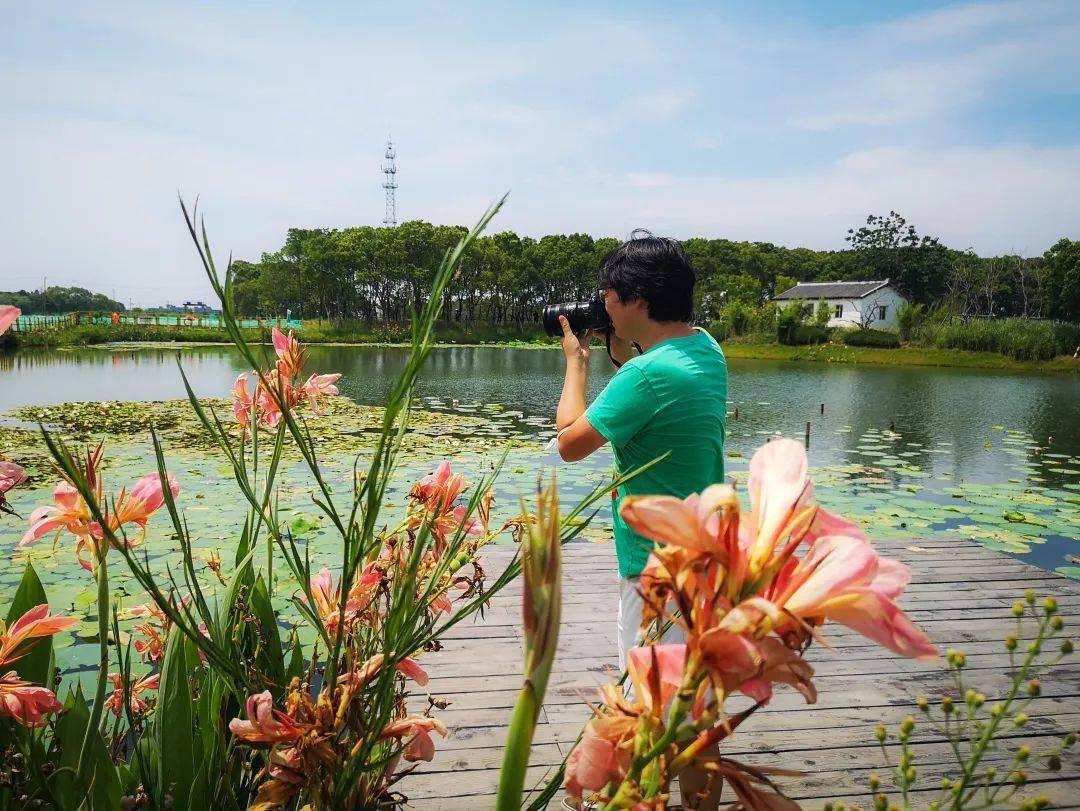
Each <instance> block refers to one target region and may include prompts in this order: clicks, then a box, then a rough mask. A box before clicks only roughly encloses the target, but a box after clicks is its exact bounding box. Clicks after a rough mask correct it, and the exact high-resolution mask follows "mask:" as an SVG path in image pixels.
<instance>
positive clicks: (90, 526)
mask: <svg viewBox="0 0 1080 811" xmlns="http://www.w3.org/2000/svg"><path fill="white" fill-rule="evenodd" d="M64 529H66V530H67V531H68V532H70V533H71V534H72V535H74V536H75V537H77V538H88V537H89V536H90V535H91V534H94V535H96V536H97V537H101V527H99V526H97V524H96V523H95V522H94V521H93V520H92V519H91V517H90V509H89V507H87V506H86V502H85V501H83V498H82V496H80V495H79V491H78V490H76V489H75V487H74V485H72V484H69V483H68V482H66V481H61V482H59V483H58V484H57V485H56V490H55V491H54V492H53V503H52V504H46V505H44V506H41V507H38V508H37V509H35V510H34V511H33V512H31V513H30V528H29V529H28V530H27V531H26V534H25V535H23V537H22V540H21V541H19V548H20V549H22V548H25V547H27V546H30V545H31V544H32V543H34V542H35V541H37V540H38V539H39V538H41V537H42V536H44V535H48V534H49V533H50V532H59V531H60V530H64Z"/></svg>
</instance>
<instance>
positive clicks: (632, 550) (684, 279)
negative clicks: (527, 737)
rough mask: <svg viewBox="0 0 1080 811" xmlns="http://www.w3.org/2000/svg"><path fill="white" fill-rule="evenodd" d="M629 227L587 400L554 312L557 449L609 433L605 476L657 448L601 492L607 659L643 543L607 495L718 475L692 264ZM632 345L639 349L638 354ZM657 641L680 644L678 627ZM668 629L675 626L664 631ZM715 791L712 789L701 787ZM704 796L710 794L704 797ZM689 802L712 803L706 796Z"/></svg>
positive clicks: (674, 491) (608, 267) (712, 401)
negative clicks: (608, 578)
mask: <svg viewBox="0 0 1080 811" xmlns="http://www.w3.org/2000/svg"><path fill="white" fill-rule="evenodd" d="M638 233H640V232H635V233H634V234H632V235H631V239H630V240H628V241H627V242H624V243H623V244H622V245H621V246H620V247H619V248H617V249H616V250H615V251H614V252H613V253H612V254H611V255H610V256H608V257H607V259H605V260H604V263H603V265H602V266H601V268H600V276H599V287H600V292H601V294H602V296H603V299H604V306H605V308H606V310H607V313H608V316H609V317H610V319H611V328H610V329H611V330H612V333H613V334H612V335H611V336H610V346H611V355H612V357H613V358H614V359H615V360H616V361H617V362H620V363H622V366H620V367H619V370H618V371H617V372H616V373H615V374H614V375H613V376H612V378H611V380H609V381H608V384H607V386H606V387H605V388H604V390H603V391H602V392H601V393H600V395H599V396H598V397H597V398H596V400H595V401H594V402H593V403H592V405H590V406H589V407H588V408H587V409H586V407H585V386H586V381H587V379H588V370H589V355H590V349H589V343H590V340H591V338H593V337H600V338H604V337H605V336H603V335H599V336H597V335H595V334H593V335H590V334H587V333H581V334H580V335H575V334H574V333H573V332H572V331H571V330H570V325H569V323H568V322H567V320H566V318H564V317H562V316H560V318H559V321H560V323H561V325H562V330H563V337H562V348H563V352H564V353H565V354H566V378H565V380H564V382H563V389H562V396H561V397H560V399H559V408H558V412H557V413H556V419H555V423H556V427H557V428H558V431H559V436H558V445H559V455H560V456H561V457H562V458H563V460H565V461H567V462H576V461H578V460H580V459H584V458H585V457H586V456H589V455H590V454H591V453H593V452H595V451H596V450H597V449H598V448H600V447H601V446H602V445H604V444H605V443H608V442H610V443H611V450H612V453H613V455H614V457H615V474H616V476H617V477H621V476H622V475H624V474H626V473H629V472H631V471H633V470H635V469H637V468H638V467H640V466H642V465H644V464H646V463H648V462H651V461H653V460H654V459H656V458H657V457H660V456H663V455H664V454H665V453H667V454H668V456H667V457H666V458H664V459H663V460H661V461H660V462H658V463H657V464H656V465H654V466H653V467H651V468H649V469H648V470H646V471H645V472H643V473H641V474H640V475H638V476H636V477H634V478H633V479H631V480H630V481H627V482H626V483H624V484H620V485H619V486H618V488H617V489H616V490H615V491H614V492H613V493H612V521H613V525H614V532H615V553H616V556H617V558H618V563H619V609H618V623H617V627H618V646H619V667H620V668H622V669H623V670H625V669H626V654H627V651H629V650H630V648H632V647H635V646H636V645H639V644H640V643H641V635H640V632H639V626H640V624H641V614H642V598H641V595H640V593H639V592H638V588H637V581H638V578H639V576H640V575H641V572H642V569H644V568H645V563H646V561H647V560H648V558H649V553H650V552H651V551H652V548H653V543H652V541H650V540H649V539H647V538H645V537H643V536H641V535H638V534H637V533H635V532H634V531H633V530H631V529H630V528H629V527H628V526H627V525H626V523H625V522H624V521H623V520H622V518H621V517H620V516H619V505H620V504H621V502H622V500H623V499H624V498H625V497H626V496H628V495H632V494H639V495H670V496H676V497H678V498H686V496H688V495H690V493H696V492H701V491H702V490H704V489H705V488H706V487H708V486H709V485H710V484H715V483H717V482H722V481H723V480H724V436H725V433H726V430H727V362H726V361H725V360H724V353H723V352H722V351H721V349H720V346H719V344H717V343H716V341H715V340H713V338H712V336H711V335H709V333H707V332H705V331H704V330H702V329H697V328H694V327H693V326H691V321H692V319H693V302H694V271H693V268H692V267H691V265H690V261H689V259H688V258H687V256H686V253H685V252H684V251H683V248H682V246H681V245H680V244H679V243H678V242H677V241H676V240H673V239H665V238H662V237H654V236H652V235H651V234H649V233H648V232H644V233H645V235H644V236H640V237H637V238H635V237H636V235H637V234H638ZM636 347H640V352H641V353H640V354H638V352H637V349H636ZM673 631H674V634H673V633H672V631H669V632H668V635H665V637H664V639H663V640H662V641H664V642H681V641H682V639H681V638H680V637H681V632H680V631H679V629H678V628H674V629H673ZM676 634H678V635H680V636H676ZM691 771H693V772H697V774H688V773H684V777H683V779H682V780H681V781H680V782H681V788H682V791H683V796H684V800H686V799H689V798H690V797H691V796H693V794H694V793H696V792H701V791H702V790H703V789H705V787H706V785H707V784H706V781H705V776H704V772H700V771H699V770H691ZM712 793H714V794H715V793H717V792H712ZM709 799H710V800H711V799H712V798H709ZM694 807H697V808H706V807H713V808H715V807H716V806H715V805H712V804H711V803H709V801H708V800H706V804H704V805H696V806H694Z"/></svg>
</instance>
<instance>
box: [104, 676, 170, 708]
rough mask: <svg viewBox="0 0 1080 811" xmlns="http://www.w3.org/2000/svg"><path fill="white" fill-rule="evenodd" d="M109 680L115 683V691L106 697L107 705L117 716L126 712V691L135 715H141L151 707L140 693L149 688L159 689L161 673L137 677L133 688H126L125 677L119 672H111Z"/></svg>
mask: <svg viewBox="0 0 1080 811" xmlns="http://www.w3.org/2000/svg"><path fill="white" fill-rule="evenodd" d="M109 681H111V682H112V683H113V692H112V695H110V696H109V697H108V698H107V699H105V707H106V709H108V710H110V711H111V712H112V713H113V715H115V716H116V717H117V718H119V717H120V715H121V714H122V713H123V712H124V693H125V692H127V696H128V707H129V708H130V710H131V713H132V714H133V715H141V714H142V713H144V712H146V710H147V708H149V706H150V705H149V704H147V703H146V702H145V701H143V700H142V699H141V698H139V696H140V695H142V694H143V693H145V692H146V691H147V690H156V689H158V686H159V683H160V681H161V674H160V673H154V674H153V675H152V676H145V677H143V678H141V679H136V681H135V683H134V684H132V685H131V689H130V690H128V691H125V690H124V679H123V676H121V675H120V674H119V673H110V674H109Z"/></svg>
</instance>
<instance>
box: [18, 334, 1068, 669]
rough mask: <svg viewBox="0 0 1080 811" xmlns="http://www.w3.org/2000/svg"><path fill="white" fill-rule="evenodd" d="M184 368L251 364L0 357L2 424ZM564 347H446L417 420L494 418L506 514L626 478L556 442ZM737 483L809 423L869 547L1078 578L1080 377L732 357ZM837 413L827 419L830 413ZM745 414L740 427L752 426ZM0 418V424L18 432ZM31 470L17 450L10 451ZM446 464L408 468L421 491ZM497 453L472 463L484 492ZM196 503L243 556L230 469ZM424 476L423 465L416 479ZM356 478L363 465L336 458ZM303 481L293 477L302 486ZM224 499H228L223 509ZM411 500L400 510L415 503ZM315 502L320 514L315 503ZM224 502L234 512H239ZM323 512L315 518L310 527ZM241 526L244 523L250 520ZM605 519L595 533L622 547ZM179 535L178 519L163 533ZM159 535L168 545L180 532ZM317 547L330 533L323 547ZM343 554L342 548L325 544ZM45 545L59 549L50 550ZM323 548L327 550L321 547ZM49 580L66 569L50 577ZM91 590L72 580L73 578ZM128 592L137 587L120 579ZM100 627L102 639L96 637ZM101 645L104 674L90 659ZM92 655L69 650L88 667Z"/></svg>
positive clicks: (170, 352) (139, 449)
mask: <svg viewBox="0 0 1080 811" xmlns="http://www.w3.org/2000/svg"><path fill="white" fill-rule="evenodd" d="M310 356H311V360H310V367H309V368H312V369H315V370H318V371H320V372H327V371H340V372H342V373H343V374H344V378H343V380H342V382H341V388H342V393H343V394H344V395H346V396H347V397H350V398H352V399H354V400H355V401H357V402H358V403H361V404H367V405H381V404H382V403H383V402H384V399H385V397H386V394H387V392H388V390H389V388H390V386H391V385H392V383H393V381H394V379H395V378H396V376H397V375H398V374H399V373H400V371H401V369H402V367H403V364H404V362H405V359H406V350H404V349H401V348H395V347H355V346H352V347H332V346H318V347H311V348H310ZM177 362H179V364H180V366H181V367H182V368H183V370H184V372H185V373H186V374H187V375H188V378H189V379H190V381H191V383H192V385H193V388H194V389H195V391H196V393H197V394H199V395H200V396H211V397H223V396H226V395H227V393H228V391H229V389H230V388H231V386H232V383H233V380H234V379H235V378H236V375H237V374H238V373H240V372H241V371H244V367H243V365H242V364H241V362H240V360H239V357H238V356H237V354H236V353H235V352H234V351H233V350H231V349H229V348H226V347H221V346H199V347H193V346H186V347H181V348H178V349H174V348H162V347H142V348H135V347H124V348H110V347H103V348H88V349H76V350H52V351H22V352H18V353H14V354H7V355H4V354H0V414H3V413H4V412H7V411H9V410H10V409H12V408H15V407H18V406H24V405H41V404H57V403H62V402H69V401H103V400H143V401H147V400H163V399H173V398H179V397H183V396H184V392H183V387H182V383H181V379H180V374H179V372H178V369H177ZM591 371H592V374H591V375H590V381H589V389H590V391H589V396H590V398H591V397H592V396H595V394H596V393H597V392H598V391H599V390H600V389H601V388H602V387H603V385H604V383H605V381H606V380H607V379H608V378H609V377H610V375H611V374H612V371H613V370H612V368H611V365H610V363H609V362H608V360H607V358H606V357H604V356H603V355H602V353H601V352H594V353H593V360H592V368H591ZM562 372H563V359H562V354H561V353H560V352H558V351H552V350H539V349H496V348H485V347H452V348H440V349H436V350H435V351H434V352H433V353H432V356H431V359H430V361H429V364H428V366H427V367H426V369H425V371H424V373H423V376H422V382H421V384H420V386H419V390H418V406H419V407H420V408H424V409H427V410H432V411H436V412H448V413H450V412H452V413H455V414H461V415H475V416H481V417H483V418H484V423H483V427H481V428H478V429H477V432H478V433H482V434H484V435H485V436H488V437H491V438H492V440H501V439H502V438H515V439H517V440H519V443H520V445H519V447H517V448H516V449H515V450H514V451H512V452H511V455H510V458H509V460H508V463H507V465H506V466H505V467H504V472H503V475H502V477H501V478H500V481H499V483H498V485H497V490H498V492H499V494H500V499H499V500H500V502H501V503H502V504H503V505H504V509H507V510H512V509H513V508H514V507H516V505H517V495H518V494H528V493H529V492H530V491H531V490H532V488H533V487H535V482H536V474H537V471H538V470H539V469H548V468H557V469H558V471H559V484H560V491H562V493H563V496H564V500H565V501H569V502H573V501H575V500H576V499H575V496H580V495H581V494H583V493H584V492H586V491H587V490H589V489H591V487H593V486H594V485H595V484H596V483H597V482H598V481H600V480H602V479H603V477H604V476H606V475H607V472H608V470H609V468H610V464H611V456H610V453H609V452H608V451H606V450H604V451H602V452H600V453H598V454H595V455H594V457H592V458H590V459H588V460H586V461H585V462H582V463H578V464H577V465H573V466H567V465H563V464H561V462H560V461H559V459H558V457H557V455H556V454H553V453H549V452H546V451H545V450H544V445H545V444H546V443H547V441H548V440H549V439H550V438H551V436H552V435H553V433H554V429H553V416H554V411H555V405H556V402H557V399H558V395H559V391H560V389H561V385H562ZM730 391H731V396H730V401H729V403H728V414H729V429H730V430H729V437H728V442H727V448H728V459H727V466H728V474H729V475H730V476H732V477H733V478H734V479H735V480H737V481H745V478H746V469H747V465H748V462H749V457H750V456H751V454H752V453H753V451H754V449H755V448H757V447H758V446H759V445H761V444H762V443H763V442H764V441H765V440H766V439H767V438H768V437H770V436H772V435H775V434H776V433H777V432H779V433H782V434H784V435H786V436H791V437H795V438H797V439H799V440H803V439H804V436H805V430H806V425H807V423H809V424H810V445H809V455H810V461H811V465H812V469H813V477H814V482H815V488H816V491H817V493H818V497H819V500H820V501H821V502H822V503H823V504H824V505H825V506H827V507H828V508H830V509H831V510H833V511H834V512H838V513H840V514H842V515H845V516H848V517H851V518H853V519H856V520H860V521H862V522H863V523H864V525H865V526H866V528H867V532H868V534H869V535H870V536H871V538H874V537H899V538H909V539H910V540H911V543H912V545H916V544H917V542H918V539H919V538H925V537H928V536H931V535H934V536H946V537H948V536H955V537H958V538H971V539H974V540H976V541H978V542H980V543H982V544H984V545H986V546H988V547H990V548H992V549H997V550H1002V551H1006V552H1010V553H1012V554H1016V555H1018V556H1020V557H1021V558H1023V559H1025V560H1028V561H1030V562H1032V563H1034V564H1036V565H1038V566H1041V567H1044V568H1046V569H1051V570H1057V571H1060V572H1061V573H1062V574H1065V575H1067V576H1071V577H1078V576H1080V565H1077V564H1078V562H1080V561H1078V559H1077V558H1076V557H1075V556H1076V555H1080V549H1078V548H1077V544H1076V538H1077V536H1078V535H1080V433H1078V431H1077V428H1078V427H1080V381H1078V380H1077V379H1076V378H1071V377H1064V376H1062V377H1055V376H1040V375H1023V374H1007V373H998V372H987V371H978V370H966V369H965V370H960V369H934V368H918V367H907V368H899V367H890V368H877V367H869V366H855V365H840V364H836V365H834V364H828V363H802V364H800V363H785V362H772V361H732V362H731V364H730ZM822 405H824V412H822ZM736 412H737V414H736ZM3 419H4V418H3V417H0V420H3ZM0 452H3V453H4V454H6V455H7V456H9V457H11V458H14V459H16V460H17V459H18V449H17V448H0ZM111 453H112V455H113V456H114V457H117V456H119V457H120V459H121V460H122V463H123V466H124V467H125V469H126V468H129V467H130V468H131V469H132V470H133V471H135V472H133V473H132V474H131V476H130V477H129V476H128V475H126V473H125V474H124V475H123V476H121V477H120V480H119V481H117V483H116V486H117V487H119V486H120V485H121V484H123V483H124V482H125V481H126V480H127V479H128V478H131V479H132V480H134V478H136V477H137V476H138V475H141V474H142V473H144V472H147V471H148V470H149V469H150V468H148V467H146V465H148V464H150V463H151V456H150V451H149V450H148V442H145V441H143V439H142V438H140V439H139V441H138V442H133V443H131V444H130V446H128V447H118V448H116V447H114V448H112V449H111ZM430 464H431V460H430V459H427V460H424V461H423V463H422V464H421V463H416V464H414V465H413V466H412V467H411V468H409V470H408V474H409V475H410V476H412V477H414V478H415V476H416V475H420V474H421V473H422V472H424V470H426V469H430ZM489 464H490V455H487V456H474V457H463V458H462V459H461V460H460V465H461V467H462V468H463V469H465V471H466V474H467V475H468V476H469V478H471V479H474V480H475V478H477V475H476V474H478V473H479V472H480V470H481V469H483V468H487V467H488V466H489ZM177 465H178V467H177V468H176V469H178V470H179V471H180V473H181V477H182V478H186V479H187V481H186V482H185V486H186V490H185V493H184V495H188V496H190V497H191V498H194V492H195V491H199V490H202V491H203V492H204V494H205V496H199V497H200V498H203V497H205V498H206V499H208V501H201V502H194V501H192V500H191V499H190V498H188V499H184V498H182V499H181V501H182V502H185V501H186V504H184V503H182V506H184V507H185V510H187V511H189V514H190V515H191V517H192V521H193V523H194V525H195V526H196V528H197V529H198V531H199V533H198V534H199V535H200V539H201V541H200V542H201V543H202V544H204V545H205V546H206V547H208V548H214V544H215V543H218V544H222V545H223V546H225V548H226V549H231V548H232V544H231V542H230V541H229V538H230V532H231V531H233V529H234V525H235V524H236V520H240V519H238V518H236V516H235V515H234V513H235V511H234V510H221V509H218V508H216V507H215V506H213V500H214V499H215V498H221V499H227V498H230V497H231V495H232V491H231V490H230V489H229V483H228V479H229V477H228V475H227V473H228V471H227V470H226V469H225V468H222V467H221V461H220V460H213V461H200V460H198V459H189V458H187V457H184V458H182V459H180V460H178V461H177ZM406 467H408V465H406ZM330 468H331V472H332V474H333V475H335V476H337V477H338V478H339V480H340V481H342V482H345V481H347V480H348V477H349V476H350V475H351V460H345V459H341V460H333V462H332V463H331V465H330ZM296 472H297V471H287V474H288V475H292V474H293V473H296ZM48 485H49V483H47V482H46V483H42V486H41V487H38V488H34V489H31V490H30V491H24V492H17V493H13V494H12V496H13V497H16V498H13V499H12V502H13V504H15V506H16V507H17V509H19V512H20V513H21V514H22V515H23V516H24V517H25V516H26V515H27V514H28V513H29V511H30V509H32V508H33V506H34V505H36V504H41V503H46V502H47V501H48V499H49V489H48ZM287 489H288V490H289V491H290V493H291V496H292V497H293V506H295V508H296V515H297V516H300V518H299V519H298V520H301V521H304V522H306V521H308V519H309V518H311V517H312V516H311V514H312V513H314V512H315V510H314V508H313V507H312V506H311V504H310V499H309V498H308V496H307V494H308V493H309V492H310V486H309V485H303V484H299V483H296V482H290V484H289V487H288V488H287ZM215 493H217V494H218V495H217V496H215ZM403 495H404V491H403V490H401V489H398V490H397V492H396V497H398V499H399V500H403ZM305 500H306V502H307V503H306V504H303V503H301V502H304V501H305ZM223 503H224V502H223ZM304 516H307V517H304ZM234 519H235V520H234ZM609 520H610V518H609V515H608V514H607V510H606V509H605V510H603V511H602V512H601V513H600V515H599V516H598V517H597V520H596V522H595V524H594V526H593V527H591V528H590V530H589V533H588V535H587V537H591V538H601V537H605V535H606V527H607V525H608V522H609ZM163 527H164V523H163ZM24 528H25V523H24V522H22V521H18V520H16V519H14V518H13V517H11V516H3V517H0V550H2V551H3V552H4V553H10V551H11V549H12V547H13V546H14V544H15V543H17V542H18V540H19V538H20V537H21V534H22V532H23V530H24ZM161 532H163V533H164V532H165V530H164V529H162V530H161ZM317 534H318V533H316V535H317ZM326 543H327V547H325V548H327V549H329V548H330V546H329V545H330V544H331V543H332V539H330V538H329V536H328V537H327V541H326ZM44 546H46V547H47V544H44ZM313 546H314V544H313ZM38 549H39V547H35V548H34V550H35V551H34V552H33V554H34V558H33V559H34V563H35V566H37V567H39V569H43V570H44V571H43V573H42V579H43V580H44V581H45V582H46V588H47V590H49V591H50V593H52V587H51V586H50V582H52V583H54V584H56V586H55V587H56V588H59V589H63V590H64V593H65V600H64V602H65V604H66V603H67V602H68V601H70V602H71V604H72V608H73V609H74V608H78V607H85V608H87V609H89V608H90V603H92V600H93V590H92V582H91V580H90V578H89V577H88V576H83V573H82V572H81V570H79V569H78V568H77V567H76V566H75V564H74V562H73V560H69V559H68V558H69V557H70V556H69V555H68V553H67V551H66V550H65V551H64V552H63V554H60V553H56V554H54V555H53V556H52V557H53V558H63V560H59V561H57V562H55V563H54V562H53V560H52V558H50V557H49V554H50V553H49V552H48V550H47V549H46V550H41V551H37V550H38ZM50 567H51V568H50ZM5 568H6V571H4V570H0V595H4V596H6V595H8V594H9V593H10V591H11V590H12V589H13V588H14V586H15V584H16V583H17V581H18V577H19V574H20V571H19V570H20V567H19V566H17V565H13V566H10V567H5ZM72 579H74V580H75V581H77V582H78V586H77V587H76V586H73V585H71V584H70V582H69V581H70V580H72ZM117 582H119V583H120V584H121V586H120V587H121V588H122V587H123V579H120V580H119V581H117ZM88 630H89V626H88ZM75 644H76V646H77V647H78V648H85V649H86V651H87V653H86V656H87V657H89V658H88V661H92V652H93V646H92V645H79V640H75ZM82 658H83V657H82V656H77V655H74V654H73V653H72V652H71V651H68V652H67V656H66V660H65V661H66V662H67V663H68V664H69V665H73V666H74V667H75V668H76V669H78V665H79V664H80V662H79V660H80V659H82Z"/></svg>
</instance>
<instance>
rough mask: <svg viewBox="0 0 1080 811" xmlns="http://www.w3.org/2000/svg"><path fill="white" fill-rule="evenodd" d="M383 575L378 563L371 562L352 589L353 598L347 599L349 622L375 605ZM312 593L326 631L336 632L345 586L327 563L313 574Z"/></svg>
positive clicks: (345, 615) (361, 571) (346, 617)
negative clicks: (342, 587)
mask: <svg viewBox="0 0 1080 811" xmlns="http://www.w3.org/2000/svg"><path fill="white" fill-rule="evenodd" d="M381 582H382V574H381V573H380V571H379V569H378V568H377V567H376V564H375V563H374V562H372V563H368V564H366V565H365V566H364V568H363V569H361V570H360V574H359V576H358V577H357V579H356V582H355V583H353V585H352V588H351V589H349V598H348V599H347V600H346V601H345V614H344V619H345V624H346V625H347V626H348V625H351V624H352V623H353V622H355V621H356V620H357V619H359V618H360V617H361V616H362V615H363V614H364V612H365V611H367V610H368V608H369V607H370V606H371V604H372V602H373V601H374V599H375V594H376V591H377V590H378V587H379V583H381ZM310 586H311V596H312V599H313V600H314V603H315V610H316V612H317V613H318V614H319V617H320V618H321V619H322V621H323V624H324V625H325V626H326V632H327V633H328V634H333V633H334V632H335V631H336V630H337V627H338V624H339V623H340V622H341V619H342V614H341V611H340V605H341V588H340V586H339V585H336V584H335V583H334V578H333V576H332V575H331V574H330V570H329V569H328V568H326V567H325V566H324V567H323V568H322V569H320V570H319V572H318V574H316V575H313V576H312V578H311V582H310Z"/></svg>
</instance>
